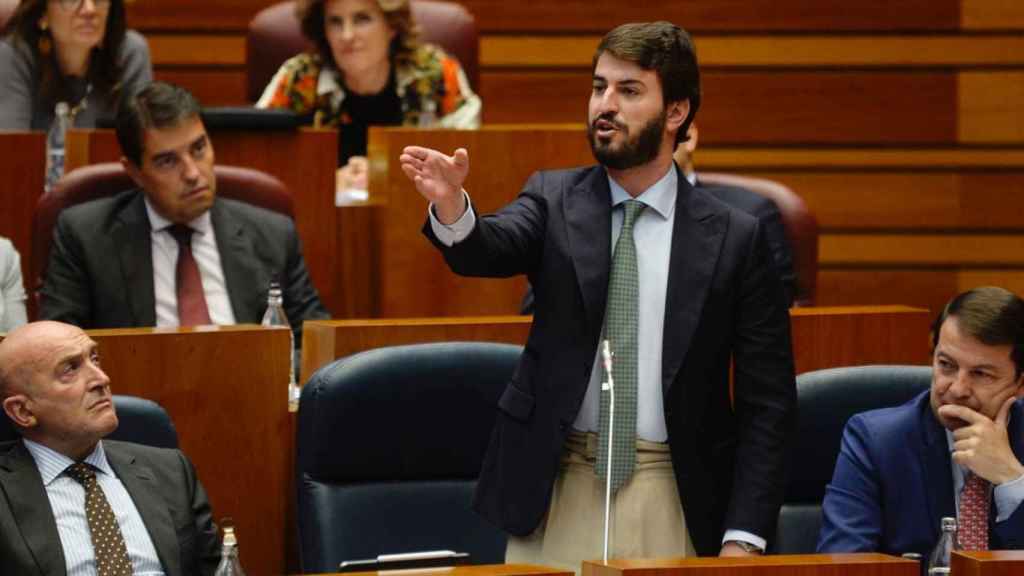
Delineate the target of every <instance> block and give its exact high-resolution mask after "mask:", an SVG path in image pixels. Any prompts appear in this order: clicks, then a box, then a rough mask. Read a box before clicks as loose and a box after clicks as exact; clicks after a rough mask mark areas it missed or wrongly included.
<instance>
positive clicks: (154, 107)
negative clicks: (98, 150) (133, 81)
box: [116, 82, 200, 167]
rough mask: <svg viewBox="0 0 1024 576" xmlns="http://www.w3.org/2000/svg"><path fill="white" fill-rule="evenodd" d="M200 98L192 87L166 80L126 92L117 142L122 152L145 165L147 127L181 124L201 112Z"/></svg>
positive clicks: (119, 114) (135, 162)
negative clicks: (143, 149) (143, 151)
mask: <svg viewBox="0 0 1024 576" xmlns="http://www.w3.org/2000/svg"><path fill="white" fill-rule="evenodd" d="M199 110H200V106H199V101H198V100H196V98H195V96H193V95H192V93H190V92H189V91H188V90H185V89H184V88H182V87H181V86H175V85H174V84H168V83H166V82H151V83H149V84H147V85H146V86H145V87H143V88H142V89H141V90H139V91H138V92H137V93H135V94H126V95H125V97H124V98H122V99H121V104H120V105H119V106H118V107H117V125H116V128H117V142H118V144H120V145H121V153H122V154H124V155H125V157H126V158H128V159H129V160H131V161H132V163H134V164H135V165H136V166H140V167H141V166H142V160H143V159H142V148H143V146H142V144H143V138H144V136H145V134H146V130H149V129H151V128H168V127H171V126H177V125H178V124H179V123H180V122H181V121H182V120H187V119H189V118H194V117H196V116H198V115H199Z"/></svg>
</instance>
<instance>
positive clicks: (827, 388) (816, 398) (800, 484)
mask: <svg viewBox="0 0 1024 576" xmlns="http://www.w3.org/2000/svg"><path fill="white" fill-rule="evenodd" d="M931 378H932V372H931V368H930V367H928V366H852V367H848V368H830V369H827V370H817V371H814V372H806V373H804V374H801V375H799V376H798V377H797V379H796V390H797V404H798V406H797V413H798V415H797V435H796V442H795V443H794V444H793V446H792V447H791V451H790V458H791V462H792V465H791V466H790V476H789V481H788V483H787V485H786V498H785V501H784V504H783V505H782V510H781V511H780V512H779V522H778V526H777V529H776V538H775V543H774V549H775V551H776V552H778V553H780V554H810V553H813V552H814V550H815V548H816V546H817V542H818V531H819V530H820V528H821V502H822V500H824V498H825V486H826V485H827V484H828V483H829V482H830V481H831V480H832V472H833V470H834V469H835V465H836V458H837V457H838V456H839V444H840V441H841V440H842V437H843V428H844V427H845V426H846V421H847V420H849V419H850V416H853V415H854V414H857V413H860V412H865V411H867V410H874V409H876V408H885V407H888V406H898V405H900V404H903V403H905V402H907V401H908V400H910V399H912V398H914V397H915V396H917V395H918V394H919V393H921V392H923V391H925V390H927V389H928V387H929V386H930V385H931Z"/></svg>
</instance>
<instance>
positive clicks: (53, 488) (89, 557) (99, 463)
mask: <svg viewBox="0 0 1024 576" xmlns="http://www.w3.org/2000/svg"><path fill="white" fill-rule="evenodd" d="M23 442H24V443H25V448H27V449H28V451H29V453H30V454H32V458H33V459H34V460H35V461H36V468H38V469H39V474H40V475H41V476H42V477H43V486H44V487H45V488H46V497H47V498H48V499H49V500H50V508H51V509H52V511H53V517H54V519H55V520H56V521H57V532H58V533H59V534H60V544H61V547H62V548H63V549H64V562H65V564H66V565H67V572H68V574H67V576H96V558H95V555H94V554H93V548H92V538H91V536H90V535H89V522H88V521H87V520H86V518H85V488H84V487H83V486H82V485H81V484H79V483H78V482H77V481H76V480H74V479H73V478H71V477H70V476H68V475H67V474H64V471H65V470H66V469H67V468H68V467H69V466H71V465H72V464H74V463H75V461H74V460H72V459H70V458H68V457H67V456H65V455H63V454H61V453H59V452H57V451H55V450H52V449H50V448H47V447H46V446H43V445H42V444H38V443H36V442H32V441H31V440H23ZM85 462H86V463H87V464H91V465H92V466H93V468H95V469H96V481H97V483H98V484H99V486H100V488H101V489H102V490H103V494H104V495H105V496H106V497H107V502H109V503H110V508H111V509H112V510H113V511H114V516H116V517H117V524H118V526H119V527H120V528H121V534H122V535H123V536H124V543H125V546H126V547H127V548H128V557H129V558H130V559H131V561H132V571H133V573H134V575H135V576H163V575H164V571H163V567H162V566H161V565H160V559H159V558H158V557H157V555H156V547H155V546H153V541H152V540H151V539H150V537H149V531H148V530H146V525H145V524H143V522H142V516H140V515H139V510H138V509H137V508H136V507H135V502H133V501H132V497H131V496H130V495H129V494H128V491H127V490H125V487H124V484H122V483H121V481H120V480H119V479H118V478H117V475H116V474H114V470H113V468H111V467H110V463H109V462H107V454H106V452H104V451H103V443H102V442H100V443H98V444H96V449H95V450H93V452H92V454H89V456H88V457H86V458H85Z"/></svg>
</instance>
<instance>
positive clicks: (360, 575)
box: [315, 564, 573, 576]
mask: <svg viewBox="0 0 1024 576" xmlns="http://www.w3.org/2000/svg"><path fill="white" fill-rule="evenodd" d="M396 573H398V572H387V571H384V572H348V573H347V574H348V576H371V575H374V576H376V575H378V574H396ZM400 573H401V574H402V576H572V574H573V573H572V572H570V571H568V570H558V569H555V568H548V567H546V566H534V565H531V564H481V565H477V566H454V567H452V568H428V569H425V570H402V571H401V572H400ZM315 576H328V575H327V574H319V575H315Z"/></svg>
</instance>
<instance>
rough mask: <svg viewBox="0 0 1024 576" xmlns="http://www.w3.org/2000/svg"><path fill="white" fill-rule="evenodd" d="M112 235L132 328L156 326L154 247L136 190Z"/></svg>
mask: <svg viewBox="0 0 1024 576" xmlns="http://www.w3.org/2000/svg"><path fill="white" fill-rule="evenodd" d="M111 236H112V237H113V239H114V245H115V248H116V250H117V256H118V260H119V262H120V264H121V274H122V275H123V276H124V284H123V286H126V287H128V288H127V290H126V292H127V293H126V294H125V296H126V297H127V299H128V303H129V307H130V308H131V311H132V320H133V325H135V326H156V296H155V295H154V289H153V246H152V239H151V238H150V224H149V216H148V215H147V214H146V203H145V201H144V196H143V193H142V192H141V191H139V192H138V193H137V194H136V196H135V198H134V199H133V200H131V201H130V202H129V203H128V204H127V206H125V208H124V209H123V210H121V212H119V213H118V214H117V217H116V219H115V220H114V224H113V225H112V227H111Z"/></svg>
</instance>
